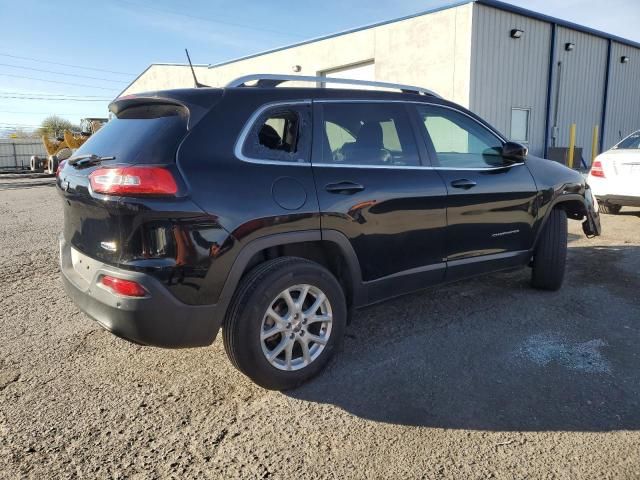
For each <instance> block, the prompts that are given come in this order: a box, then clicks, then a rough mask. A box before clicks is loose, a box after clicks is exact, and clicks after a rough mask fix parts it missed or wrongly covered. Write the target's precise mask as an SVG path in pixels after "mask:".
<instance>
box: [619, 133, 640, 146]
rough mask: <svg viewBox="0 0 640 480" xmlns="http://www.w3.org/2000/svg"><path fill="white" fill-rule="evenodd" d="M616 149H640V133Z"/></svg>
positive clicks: (631, 136)
mask: <svg viewBox="0 0 640 480" xmlns="http://www.w3.org/2000/svg"><path fill="white" fill-rule="evenodd" d="M615 148H617V149H618V148H619V149H639V148H640V132H636V133H633V134H631V135H629V136H628V137H627V138H625V139H624V140H622V141H621V142H620V143H619V144H618V145H616V146H615Z"/></svg>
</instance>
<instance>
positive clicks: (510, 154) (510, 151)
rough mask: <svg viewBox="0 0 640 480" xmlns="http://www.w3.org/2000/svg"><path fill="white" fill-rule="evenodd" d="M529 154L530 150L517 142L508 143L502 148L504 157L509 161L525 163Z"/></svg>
mask: <svg viewBox="0 0 640 480" xmlns="http://www.w3.org/2000/svg"><path fill="white" fill-rule="evenodd" d="M528 154H529V149H528V148H527V147H525V146H524V145H522V144H520V143H516V142H507V143H505V144H504V145H503V146H502V156H503V157H504V158H508V159H509V160H517V161H523V160H524V158H525V157H526V156H527V155H528Z"/></svg>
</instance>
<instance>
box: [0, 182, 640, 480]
mask: <svg viewBox="0 0 640 480" xmlns="http://www.w3.org/2000/svg"><path fill="white" fill-rule="evenodd" d="M61 217H62V216H61V208H60V205H59V199H58V198H57V195H56V193H55V191H54V187H53V184H52V182H51V180H45V179H38V178H25V179H21V180H16V179H11V178H5V177H0V245H1V248H2V251H3V255H2V257H1V258H0V299H1V300H0V302H1V307H0V477H2V478H37V479H41V478H54V477H56V478H57V477H63V478H74V477H75V478H158V477H175V478H193V477H198V478H239V477H243V478H325V477H329V478H345V477H357V478H491V477H495V478H505V479H512V478H525V477H526V478H571V479H573V478H599V479H600V478H640V368H638V367H639V365H640V274H639V272H640V210H635V211H634V210H630V209H624V210H623V213H622V214H621V215H619V216H605V217H603V228H604V236H602V237H600V238H598V239H595V240H587V239H585V238H584V236H583V235H582V234H581V231H580V229H579V224H578V223H577V222H571V226H570V232H571V235H570V242H571V243H570V254H569V262H568V278H567V279H566V283H565V287H564V288H563V289H562V290H561V291H560V292H558V293H545V292H538V291H534V290H531V289H530V288H529V286H528V280H529V272H528V271H525V270H523V271H519V272H513V273H506V274H499V275H493V276H491V277H489V278H484V279H478V280H472V281H466V282H462V283H458V284H455V285H450V286H447V287H445V288H440V289H438V290H432V291H427V292H424V293H419V294H415V295H411V296H407V297H404V298H400V299H397V300H394V301H391V302H388V303H386V304H383V305H380V306H377V307H372V308H369V309H367V310H364V311H361V312H359V313H357V314H356V316H355V319H354V322H353V323H352V324H351V325H350V327H349V328H348V336H347V339H346V342H345V348H344V351H343V352H341V353H340V354H339V355H338V356H337V357H336V359H335V360H334V361H333V362H332V363H331V365H330V367H329V369H328V370H327V371H326V372H325V373H324V374H323V375H321V376H320V378H318V379H317V380H316V381H314V382H312V383H310V384H308V385H306V386H304V387H302V388H300V389H298V390H296V391H293V392H288V393H276V392H268V391H264V390H262V389H260V388H258V387H256V386H255V385H253V384H252V383H250V382H249V381H248V380H247V379H246V378H244V377H243V376H242V375H240V374H239V373H238V372H237V371H235V370H234V369H233V368H232V367H231V365H230V364H229V362H228V361H227V359H226V357H225V354H224V350H223V348H222V344H221V342H220V341H217V342H216V343H215V344H214V345H213V346H211V347H209V348H204V349H193V350H178V351H169V350H161V349H154V348H148V347H140V346H135V345H132V344H130V343H127V342H125V341H123V340H119V339H117V338H115V337H114V336H113V335H111V334H109V333H107V332H105V331H103V330H102V329H100V328H99V327H98V326H97V325H96V324H95V323H94V322H92V321H91V320H89V319H88V318H87V317H85V316H84V315H83V314H81V313H80V312H79V311H78V310H77V309H76V308H75V307H74V305H73V304H72V303H71V302H70V300H68V299H67V298H66V296H65V295H64V293H63V291H62V284H61V281H60V279H59V277H58V266H57V243H56V238H57V235H58V231H59V230H60V222H61Z"/></svg>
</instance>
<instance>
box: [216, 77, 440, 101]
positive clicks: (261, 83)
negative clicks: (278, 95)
mask: <svg viewBox="0 0 640 480" xmlns="http://www.w3.org/2000/svg"><path fill="white" fill-rule="evenodd" d="M254 81H255V82H256V83H255V85H247V83H248V82H254ZM284 82H315V83H321V84H323V83H335V84H342V85H363V86H367V87H377V88H389V89H394V90H400V91H401V92H403V93H417V94H419V95H420V94H422V95H430V96H433V97H438V98H441V97H440V95H438V94H437V93H435V92H433V91H431V90H427V89H426V88H422V87H414V86H411V85H402V84H398V83H387V82H373V81H369V80H351V79H347V78H328V77H311V76H305V75H273V74H252V75H245V76H243V77H240V78H236V79H235V80H233V81H231V82H229V83H228V84H227V88H236V87H251V88H272V87H277V86H278V85H280V84H281V83H284Z"/></svg>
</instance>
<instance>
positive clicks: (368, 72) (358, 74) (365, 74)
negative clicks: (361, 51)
mask: <svg viewBox="0 0 640 480" xmlns="http://www.w3.org/2000/svg"><path fill="white" fill-rule="evenodd" d="M375 73H376V72H375V63H373V62H367V63H360V64H358V65H351V66H349V67H342V68H336V69H334V70H327V71H326V72H322V74H321V76H323V77H327V78H348V79H352V80H369V81H374V80H375V79H376V78H375ZM325 86H326V87H328V88H340V85H337V84H330V83H329V84H326V85H325ZM342 88H344V85H343V86H342ZM353 88H360V89H363V90H368V89H371V87H364V86H354V87H353Z"/></svg>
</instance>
